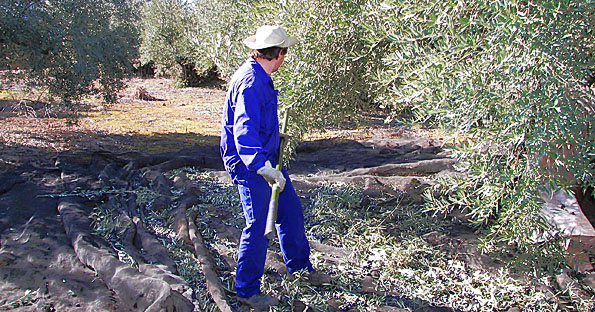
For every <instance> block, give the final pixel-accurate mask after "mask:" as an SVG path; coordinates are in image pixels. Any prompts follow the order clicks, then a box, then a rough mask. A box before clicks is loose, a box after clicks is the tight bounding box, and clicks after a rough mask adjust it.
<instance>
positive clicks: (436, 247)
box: [0, 130, 593, 311]
mask: <svg viewBox="0 0 595 312" xmlns="http://www.w3.org/2000/svg"><path fill="white" fill-rule="evenodd" d="M184 139H186V138H184ZM199 141H200V140H199ZM431 141H432V140H428V139H420V138H414V137H412V136H410V133H406V132H403V131H397V132H396V133H395V131H394V130H389V131H384V130H382V131H380V130H379V131H377V132H376V133H374V134H373V135H372V136H371V137H370V138H368V139H367V140H365V139H364V140H349V139H323V140H315V141H309V142H302V144H300V145H299V146H298V148H297V155H296V158H295V160H294V161H293V162H292V163H291V166H290V173H291V174H292V180H293V181H294V185H295V187H296V190H297V191H298V194H299V195H300V199H301V200H302V204H303V206H304V214H305V219H306V231H307V233H306V234H307V236H308V239H309V240H310V244H311V248H312V255H311V260H312V262H313V265H314V267H315V268H316V269H317V270H319V271H322V272H324V273H327V274H329V275H330V276H331V277H332V282H331V283H328V284H323V285H318V286H314V285H311V284H310V283H309V282H308V281H307V278H306V277H305V276H304V274H303V273H304V272H298V273H296V274H293V275H291V274H289V273H288V272H287V270H286V269H285V266H284V264H283V261H282V259H281V257H280V253H279V246H278V242H277V240H274V241H272V242H271V243H270V246H269V252H268V254H267V262H266V268H265V274H264V276H263V280H262V281H263V284H262V291H263V292H264V293H267V294H271V295H273V296H275V297H277V298H278V299H279V300H280V302H281V304H280V305H279V306H278V307H274V308H273V310H275V311H559V310H568V311H589V310H591V309H592V308H593V299H592V294H593V293H592V290H591V289H590V288H589V287H588V286H585V285H583V284H578V283H576V281H577V277H576V276H573V275H572V274H568V275H566V276H565V277H566V282H565V281H564V279H562V278H560V276H559V275H557V276H552V275H551V274H549V275H548V274H542V273H543V272H533V273H531V274H530V273H528V272H526V271H523V270H518V269H517V268H516V267H515V266H511V265H507V263H505V262H502V261H499V260H498V259H497V258H496V257H491V256H488V255H484V254H482V253H481V252H479V251H478V250H477V249H476V248H475V247H474V246H475V245H476V244H477V235H476V234H475V233H474V231H473V229H472V228H470V227H468V226H467V225H466V224H465V223H464V222H461V220H459V219H457V218H453V217H444V216H438V215H434V214H433V213H432V212H430V211H426V210H425V209H426V208H424V205H423V199H422V197H421V193H422V192H423V190H424V189H425V188H426V187H427V186H428V185H429V184H431V183H432V182H431V181H432V180H433V179H434V178H436V177H438V176H441V175H446V174H449V173H450V172H451V171H452V163H453V160H452V159H450V158H449V157H448V155H447V154H446V153H444V152H443V151H442V150H441V149H440V148H439V147H438V146H439V144H435V143H432V142H431ZM51 160H52V164H50V165H48V164H47V163H44V162H37V163H33V164H28V165H27V164H25V165H22V166H20V167H18V168H17V169H15V170H11V171H5V172H2V173H1V178H0V221H1V222H0V243H1V245H0V280H1V281H2V284H0V291H1V293H3V294H5V295H4V296H2V298H0V310H17V311H18V310H23V311H28V310H31V309H33V310H40V311H67V310H77V309H81V310H88V311H91V310H96V311H100V310H101V311H110V310H111V311H138V310H146V311H248V310H249V309H248V307H246V306H243V305H241V304H240V303H239V302H238V301H237V300H235V293H234V289H233V284H234V271H235V261H236V252H237V244H238V241H239V237H240V233H241V229H242V228H243V226H244V218H243V215H242V209H241V204H240V201H239V198H238V195H237V189H236V188H235V186H233V185H232V184H231V183H230V182H229V179H228V178H227V176H226V173H225V172H224V171H223V170H222V167H221V163H220V160H219V153H218V147H217V146H216V145H193V146H192V147H190V148H184V149H181V150H175V151H171V152H163V153H158V154H148V153H147V154H145V153H139V152H116V151H106V150H105V149H100V150H91V149H90V148H89V147H87V148H86V149H85V150H82V151H77V150H72V151H69V152H59V153H57V154H56V156H53V157H51ZM17 210H18V211H17ZM509 258H514V254H512V255H509ZM513 262H514V261H513ZM578 278H580V276H579V277H578ZM568 280H569V282H568ZM569 285H570V286H569Z"/></svg>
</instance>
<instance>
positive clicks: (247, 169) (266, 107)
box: [220, 26, 315, 309]
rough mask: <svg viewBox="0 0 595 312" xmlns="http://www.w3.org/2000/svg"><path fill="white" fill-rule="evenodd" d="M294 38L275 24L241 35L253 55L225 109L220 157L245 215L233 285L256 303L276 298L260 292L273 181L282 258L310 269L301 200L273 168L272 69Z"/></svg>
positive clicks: (275, 140) (269, 302)
mask: <svg viewBox="0 0 595 312" xmlns="http://www.w3.org/2000/svg"><path fill="white" fill-rule="evenodd" d="M297 42H298V40H297V39H295V38H292V37H289V36H288V35H287V33H286V31H285V29H283V28H281V27H278V26H262V27H259V28H258V30H257V31H256V34H255V35H253V36H250V37H248V38H247V39H246V40H244V44H246V45H247V46H248V47H249V48H250V56H251V57H250V58H248V60H246V62H245V63H244V64H243V65H242V66H241V67H240V68H239V69H238V70H237V71H236V72H235V74H234V75H233V77H232V79H231V81H230V85H229V90H228V92H227V97H226V99H225V107H224V111H223V120H222V130H221V144H220V149H221V157H222V159H223V163H224V164H225V169H226V170H227V172H228V173H229V175H230V176H231V179H232V180H233V182H234V183H235V184H237V185H238V191H239V194H240V198H241V200H242V206H243V209H244V217H245V219H246V227H245V228H244V229H243V232H242V237H241V239H240V246H239V252H238V263H237V268H236V284H235V289H236V292H237V297H238V300H239V301H240V302H242V303H245V304H248V305H250V306H252V307H254V308H256V309H267V308H268V307H269V306H271V305H276V304H278V300H277V299H276V298H274V297H271V296H268V295H264V294H261V293H260V278H261V277H262V274H263V273H264V264H265V258H266V252H267V246H268V239H267V238H266V237H265V236H264V231H265V224H266V218H267V211H268V205H269V201H270V198H271V185H272V184H277V185H279V187H280V189H281V190H282V191H281V193H280V195H279V207H278V213H277V223H276V229H277V233H278V236H279V242H280V245H281V252H282V254H283V260H284V261H285V264H286V266H287V268H288V270H289V272H290V273H293V272H295V271H298V270H301V269H307V270H308V271H312V270H313V269H312V264H311V263H310V260H309V256H310V247H309V244H308V240H307V239H306V235H305V233H304V216H303V212H302V206H301V203H300V201H299V198H298V196H297V194H296V192H295V190H294V188H293V186H292V184H291V181H290V180H289V176H288V175H287V172H286V170H285V168H283V169H282V171H279V170H277V169H275V168H274V167H275V166H276V162H277V160H278V157H279V121H278V118H277V94H278V91H277V90H275V87H274V85H273V81H272V80H271V77H270V75H271V74H272V73H274V72H275V71H277V70H278V69H279V67H280V66H281V64H282V63H283V60H284V59H285V54H286V53H287V48H289V47H291V46H293V45H295V44H296V43H297ZM313 274H315V273H313Z"/></svg>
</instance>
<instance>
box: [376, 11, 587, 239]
mask: <svg viewBox="0 0 595 312" xmlns="http://www.w3.org/2000/svg"><path fill="white" fill-rule="evenodd" d="M377 14H380V15H381V16H382V17H383V18H384V20H385V21H384V22H383V23H382V24H383V25H385V27H384V28H382V29H377V31H376V38H375V39H374V40H372V41H371V42H370V44H371V45H373V44H378V43H380V42H389V43H390V48H391V49H392V52H391V54H390V56H389V57H388V58H387V59H386V64H387V67H386V68H384V69H383V70H382V71H379V72H378V73H377V75H375V79H376V80H377V85H376V86H377V87H378V89H377V91H376V92H377V93H376V94H377V95H378V99H380V100H382V101H383V102H384V103H385V105H386V106H387V107H389V108H390V109H392V111H393V112H394V113H395V114H394V115H395V116H396V115H397V114H398V113H399V112H400V111H402V110H403V109H410V110H412V111H413V113H414V116H415V119H416V120H417V121H421V122H424V123H426V124H427V125H432V126H438V127H441V128H443V129H447V130H452V131H456V132H457V133H458V132H464V133H466V134H468V135H469V138H468V139H467V140H466V141H465V142H464V143H463V144H462V145H461V146H458V147H457V148H455V149H454V151H453V152H454V154H455V155H456V157H457V158H459V159H460V160H461V162H460V165H459V169H460V170H461V171H462V172H464V173H465V174H466V175H465V177H464V178H462V179H455V180H448V181H445V183H443V184H442V189H441V191H442V192H443V193H444V194H446V195H447V197H446V198H442V199H435V198H433V197H432V196H429V198H430V199H431V200H432V201H431V203H430V206H433V207H434V208H439V209H442V210H449V209H452V208H453V207H462V208H464V209H468V210H467V211H469V214H470V216H471V218H472V221H473V222H475V223H476V224H478V225H480V226H482V227H484V228H486V230H487V231H488V237H491V238H493V240H491V241H492V242H497V241H504V242H507V243H514V244H518V245H519V246H521V247H527V248H528V247H529V245H528V243H529V242H530V241H531V239H530V237H531V235H532V234H533V233H534V232H535V229H537V228H544V227H545V224H544V223H543V221H542V220H541V218H539V217H538V215H537V211H538V209H539V207H540V201H539V199H538V191H539V188H540V187H541V186H544V185H546V184H549V183H550V182H551V183H552V184H555V185H557V186H571V185H576V184H579V185H582V186H584V187H587V186H591V187H592V186H594V185H595V184H594V183H595V179H594V177H595V167H594V165H593V159H595V153H594V151H595V143H594V142H595V140H594V139H595V137H594V135H595V134H594V133H593V132H592V131H590V130H589V129H592V127H593V124H594V122H595V120H594V114H593V109H594V107H593V103H594V100H595V96H594V92H593V91H594V90H593V87H592V86H589V85H587V84H585V81H586V79H585V78H587V77H589V75H592V70H593V69H594V68H595V58H594V57H593V55H592V49H593V46H594V45H595V39H594V38H595V36H593V29H595V2H594V1H568V2H563V3H562V2H559V1H536V2H529V3H527V2H525V1H499V2H492V1H473V2H467V1H443V2H434V1H417V0H415V1H413V0H400V1H388V2H386V3H385V5H383V6H381V7H379V8H378V10H377ZM589 70H591V72H589ZM568 147H570V149H571V151H570V152H568ZM563 149H567V151H564V150H563ZM548 157H549V158H548ZM544 160H549V162H550V163H551V164H552V165H553V166H552V167H553V168H552V170H550V173H549V174H548V172H546V170H544V168H542V167H540V162H541V164H543V161H544ZM545 167H546V168H547V166H545ZM566 171H569V173H570V174H564V173H565V172H566ZM551 172H557V173H561V174H551Z"/></svg>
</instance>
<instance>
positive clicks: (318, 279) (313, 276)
mask: <svg viewBox="0 0 595 312" xmlns="http://www.w3.org/2000/svg"><path fill="white" fill-rule="evenodd" d="M332 281H333V279H332V278H331V276H330V275H328V274H324V273H321V272H318V271H312V272H310V273H308V282H310V285H312V286H320V285H323V284H330V283H331V282H332Z"/></svg>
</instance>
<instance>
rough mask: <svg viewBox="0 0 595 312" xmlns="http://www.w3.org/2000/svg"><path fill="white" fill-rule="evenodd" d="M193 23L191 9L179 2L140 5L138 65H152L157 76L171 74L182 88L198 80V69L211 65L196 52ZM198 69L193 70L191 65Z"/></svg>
mask: <svg viewBox="0 0 595 312" xmlns="http://www.w3.org/2000/svg"><path fill="white" fill-rule="evenodd" d="M195 25H196V20H195V19H194V18H193V16H192V11H191V6H190V5H189V4H188V3H187V2H186V1H182V0H156V1H147V2H145V3H144V5H143V7H142V10H141V23H140V26H139V28H140V30H141V46H140V53H141V58H140V60H141V63H142V64H146V63H149V62H154V63H155V64H156V66H157V71H158V73H162V74H163V73H165V74H169V75H172V76H174V77H176V78H178V79H179V82H180V83H181V84H182V85H186V86H190V85H193V84H195V83H196V81H197V80H198V79H199V77H198V75H199V74H200V73H201V71H202V70H201V69H205V68H209V67H210V66H211V64H210V61H209V59H208V58H206V57H204V56H203V55H202V54H201V53H198V52H199V51H197V50H196V49H195V46H194V44H193V42H192V40H191V32H192V31H194V29H195V28H196V27H195ZM197 64H198V66H199V69H198V70H196V68H195V66H197Z"/></svg>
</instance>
